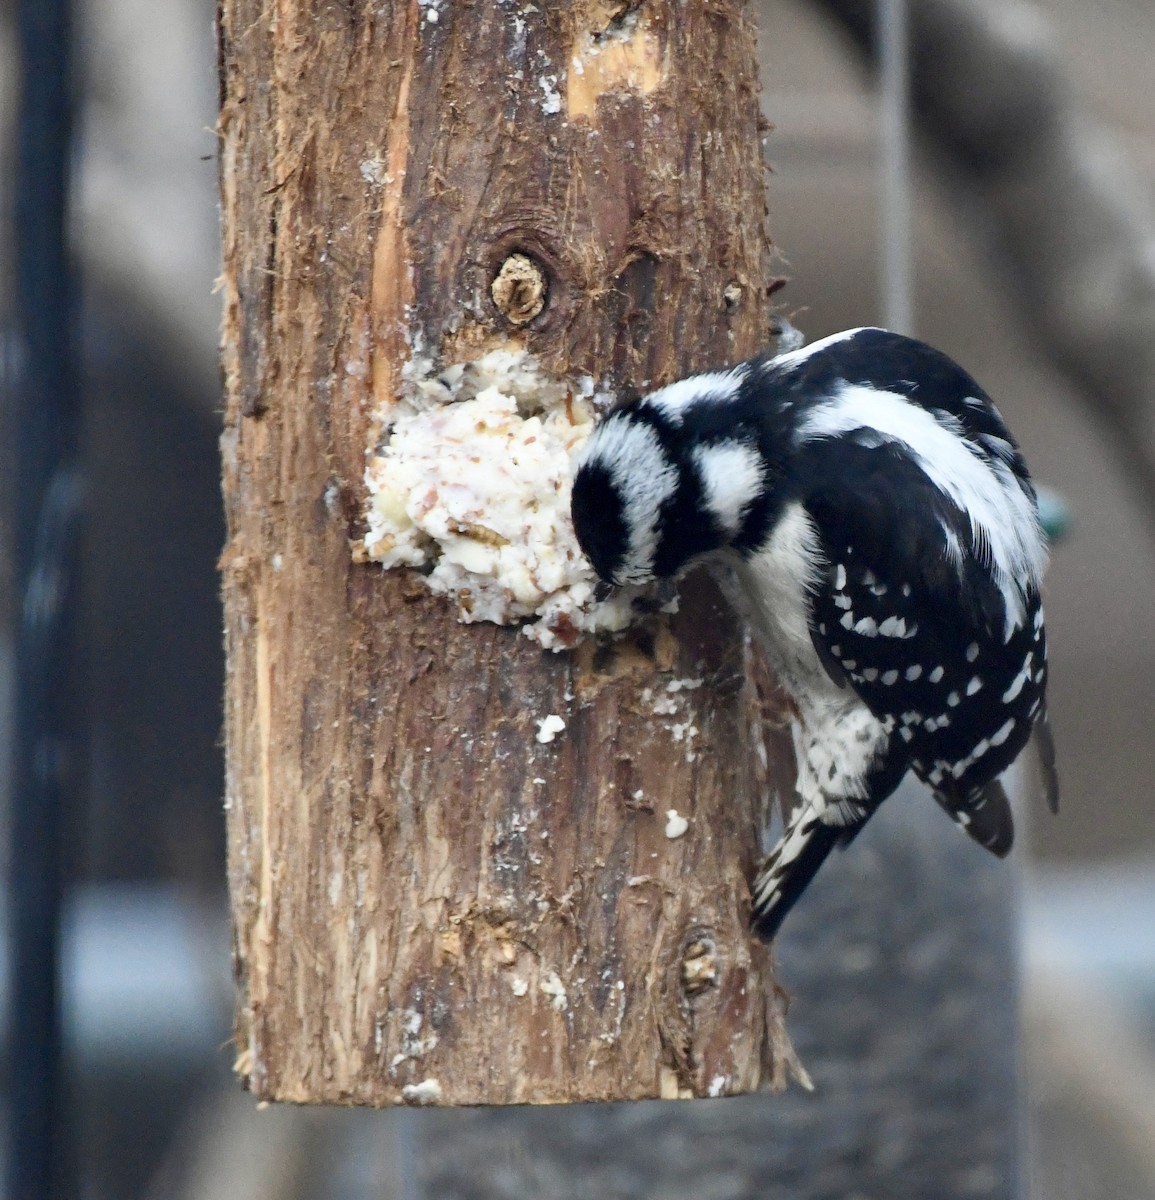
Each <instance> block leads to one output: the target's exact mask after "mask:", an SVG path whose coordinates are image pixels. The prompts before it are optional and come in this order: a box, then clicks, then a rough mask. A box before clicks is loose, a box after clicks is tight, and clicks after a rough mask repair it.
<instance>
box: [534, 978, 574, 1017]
mask: <svg viewBox="0 0 1155 1200" xmlns="http://www.w3.org/2000/svg"><path fill="white" fill-rule="evenodd" d="M537 986H538V987H539V988H540V989H541V990H542V991H543V992H544V993H545V994H546V995H547V996H548V997H549V1002H550V1005H551V1006H552V1007H553V1008H554V1009H555V1010H556V1011H557V1012H563V1011H564V1010H565V1008H566V1005H567V1004H568V997H567V996H566V990H565V984H564V983H562V981H561V980H560V979H559V978H558V974H557V972H556V971H550V972H549V974H548V975H546V977H545V978H544V979H543V980H542V981H541V982H540V983H539V984H538V985H537Z"/></svg>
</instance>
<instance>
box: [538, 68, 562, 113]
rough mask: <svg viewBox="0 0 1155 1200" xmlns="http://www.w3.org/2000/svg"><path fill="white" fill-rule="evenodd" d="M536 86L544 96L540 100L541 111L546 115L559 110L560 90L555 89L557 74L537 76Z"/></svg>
mask: <svg viewBox="0 0 1155 1200" xmlns="http://www.w3.org/2000/svg"><path fill="white" fill-rule="evenodd" d="M537 86H538V87H540V88H541V91H542V95H543V96H544V99H543V100H542V102H541V111H542V112H543V113H545V115H546V116H547V117H552V116H554V115H555V114H556V113H559V112H561V92H559V91H558V90H557V76H556V75H542V76H540V77H539V78H538V81H537Z"/></svg>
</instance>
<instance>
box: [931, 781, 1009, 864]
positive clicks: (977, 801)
mask: <svg viewBox="0 0 1155 1200" xmlns="http://www.w3.org/2000/svg"><path fill="white" fill-rule="evenodd" d="M934 798H935V799H936V800H937V801H938V802H939V804H941V805H942V807H943V808H944V809H946V811H947V813H949V814H950V817H951V819H952V820H953V821H954V822H955V824H957V825H958V826H959V828H960V829H964V830H965V831H966V832H967V833H969V834H970V836H971V837H972V838H974V840H975V841H976V842H978V844H979V845H980V846H982V847H984V849H987V850H989V851H990V852H991V853H992V854H994V855H996V856H997V857H998V858H1006V856H1007V855H1008V854H1009V853H1010V852H1011V846H1012V845H1014V841H1015V823H1014V820H1013V819H1012V817H1011V804H1010V801H1009V800H1008V799H1007V793H1006V792H1005V791H1004V790H1003V785H1002V784H1001V783H1000V782H999V781H998V780H997V779H992V780H991V781H990V783H988V784H987V785H986V786H985V787H983V788H980V789H979V791H978V792H976V793H973V794H964V793H963V792H961V791H958V790H953V791H951V790H947V789H945V788H941V787H940V788H936V789H935V793H934Z"/></svg>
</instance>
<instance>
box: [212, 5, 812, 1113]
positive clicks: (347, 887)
mask: <svg viewBox="0 0 1155 1200" xmlns="http://www.w3.org/2000/svg"><path fill="white" fill-rule="evenodd" d="M220 41H221V72H222V109H221V120H220V135H221V153H222V165H221V188H222V197H223V209H224V276H223V288H224V296H225V318H224V351H223V352H224V366H225V378H226V384H227V405H228V407H227V415H226V421H225V431H224V435H223V438H222V453H223V463H224V493H225V503H226V507H227V514H228V530H229V532H228V544H227V547H226V550H225V553H224V556H223V560H222V570H223V580H224V599H225V612H226V641H227V648H228V682H227V695H226V737H227V746H228V779H227V801H226V803H227V808H228V826H229V878H230V885H231V894H232V911H233V921H234V938H235V966H236V975H237V983H238V988H239V1003H238V1013H237V1044H238V1050H239V1059H238V1070H239V1072H240V1073H241V1075H242V1076H243V1078H244V1081H245V1083H246V1085H247V1086H248V1087H249V1088H250V1090H251V1091H252V1092H253V1093H254V1094H255V1095H256V1096H257V1097H260V1098H263V1099H270V1100H292V1101H307V1102H339V1103H353V1104H372V1105H386V1104H395V1103H401V1102H410V1103H443V1104H478V1103H513V1102H553V1101H579V1100H600V1099H614V1100H617V1099H637V1098H644V1097H657V1096H691V1095H692V1096H706V1095H725V1094H730V1093H737V1092H744V1091H749V1090H751V1089H754V1088H757V1087H758V1086H759V1085H760V1084H763V1083H766V1082H769V1081H779V1080H781V1078H782V1073H783V1069H784V1064H785V1063H786V1061H787V1058H788V1053H789V1052H788V1046H787V1044H786V1041H785V1036H784V1033H783V1030H782V1026H781V1015H780V1010H779V1006H778V1002H777V999H776V996H775V992H774V988H773V981H772V978H771V974H770V971H769V967H768V962H767V956H766V955H765V953H764V952H763V951H762V950H761V948H760V947H757V946H756V945H754V944H753V943H752V942H751V941H750V938H749V935H748V933H747V929H746V911H747V899H748V896H747V885H746V880H747V878H748V877H749V875H750V873H751V869H752V866H753V862H754V859H755V856H756V853H757V825H758V820H759V818H760V813H761V805H762V798H763V796H762V793H763V792H764V769H761V768H759V767H758V755H757V754H756V753H755V752H754V750H753V749H752V746H751V725H752V724H756V722H754V721H752V713H753V708H754V705H753V689H752V687H751V685H750V684H749V682H748V679H747V673H746V671H745V670H744V664H743V652H742V644H741V637H740V631H739V630H738V628H737V626H736V624H735V622H734V620H733V619H732V617H731V616H730V614H729V613H728V611H727V610H726V608H725V606H724V605H722V604H721V602H720V600H719V599H718V597H717V595H716V593H715V592H714V591H713V590H712V588H711V586H710V585H709V584H707V583H705V582H704V581H700V582H699V583H698V584H697V586H695V587H691V588H690V589H689V594H688V595H686V596H685V597H684V599H683V603H682V608H681V612H680V614H679V615H677V616H675V617H672V618H671V617H666V616H657V617H652V618H649V619H648V620H647V621H646V623H645V624H644V625H643V626H641V627H639V628H638V629H636V630H634V631H632V633H631V634H630V635H628V636H626V637H623V638H620V639H618V640H617V641H614V642H610V641H602V642H597V641H594V640H590V641H587V642H586V643H584V644H582V645H581V646H579V647H578V649H577V650H575V651H573V652H566V653H549V652H545V651H543V650H541V649H540V648H539V647H538V646H535V645H534V644H533V643H531V642H530V641H529V640H528V639H527V638H525V637H524V636H522V635H521V634H520V633H519V632H518V630H517V629H513V628H503V627H498V626H495V625H487V624H474V625H462V624H459V623H457V621H456V620H455V619H454V615H453V612H452V610H451V606H450V605H449V604H448V603H447V602H446V601H445V600H444V599H443V598H439V597H435V596H431V595H429V594H428V593H427V591H426V590H425V588H424V587H423V585H422V583H421V581H420V579H419V578H417V577H416V576H415V575H414V574H413V573H412V572H410V571H404V570H395V571H389V572H385V571H382V570H381V569H380V567H378V566H376V565H374V564H371V563H364V562H357V561H355V555H354V553H353V552H352V549H351V548H352V546H353V545H354V544H355V542H356V540H357V539H358V538H359V537H360V536H361V535H362V534H363V533H364V525H363V523H362V514H363V512H364V504H365V489H364V486H363V482H362V481H363V475H364V471H365V464H366V459H365V456H366V448H367V442H368V439H369V437H370V429H371V420H372V414H373V412H374V410H375V409H376V408H377V406H379V405H381V404H382V403H387V402H388V401H389V400H390V398H391V397H393V396H395V395H397V394H398V392H399V391H400V389H402V388H403V387H404V386H405V381H404V379H403V374H402V373H403V369H404V368H405V366H406V363H407V362H408V361H409V360H410V359H411V357H413V356H414V355H415V354H416V353H418V352H420V353H421V354H422V355H425V356H428V357H430V358H431V359H433V360H434V361H435V362H438V363H443V364H446V363H458V362H464V361H468V360H471V359H475V358H476V357H478V356H479V355H480V354H482V353H484V352H485V351H487V350H489V349H492V348H494V347H496V346H509V345H519V346H524V347H526V348H527V349H528V350H529V351H531V352H532V353H533V354H535V355H537V356H538V358H539V360H540V362H541V363H542V364H543V366H544V368H545V369H546V370H548V371H549V372H551V373H553V374H554V375H556V376H557V377H559V378H568V377H570V376H572V375H574V374H576V373H588V374H589V375H591V376H593V377H594V378H595V379H596V380H598V381H605V382H608V383H609V384H611V385H613V386H616V387H618V388H622V387H633V388H637V389H642V388H645V387H648V386H656V385H658V384H660V383H664V382H668V381H669V380H671V379H674V378H676V377H678V376H681V375H684V374H686V373H688V372H690V371H692V370H695V369H700V368H704V367H707V366H712V365H717V364H720V363H725V362H730V361H734V360H737V359H740V358H743V357H745V356H748V355H750V354H752V353H753V352H755V351H756V350H757V349H759V348H760V347H761V346H763V345H764V343H765V339H766V336H767V328H768V314H769V302H768V298H767V283H768V281H769V278H770V248H769V244H768V241H767V238H766V236H765V232H764V216H765V205H764V194H763V168H762V158H761V146H760V138H761V130H760V125H759V111H758V99H757V83H756V79H757V76H756V67H755V30H754V28H753V26H752V23H751V17H750V15H749V13H748V12H747V7H746V5H745V4H744V3H742V2H741V0H711V2H710V3H701V4H680V3H675V0H647V2H643V3H637V2H634V3H626V2H625V0H617V2H615V0H537V3H536V5H525V6H520V5H507V4H500V3H492V4H488V3H487V4H468V3H457V2H456V0H409V2H406V0H394V2H392V3H385V4H382V3H379V2H377V0H373V2H372V3H371V2H370V0H348V2H347V3H342V4H329V3H326V4H322V3H319V2H316V0H278V2H277V3H276V4H273V3H270V2H269V0H222V4H221V10H220ZM699 679H700V680H702V681H703V682H702V684H701V686H693V687H687V686H675V687H674V688H671V687H670V686H669V685H670V684H677V683H678V682H679V681H686V680H692V681H697V680H699ZM547 715H558V716H560V717H561V718H562V719H563V720H564V722H565V728H564V731H563V732H562V733H561V734H559V736H558V737H557V738H556V739H555V740H554V741H553V742H551V743H549V744H542V743H540V742H539V741H538V740H537V739H536V737H535V732H536V730H537V725H536V724H535V722H536V721H538V720H541V719H542V718H543V717H545V716H547ZM772 757H773V756H772ZM771 766H772V767H773V766H774V763H773V762H772V763H771ZM760 775H762V776H763V778H762V779H760V778H759V776H760ZM670 809H674V810H676V811H677V813H678V814H679V816H681V817H684V818H687V819H688V821H689V824H688V827H687V828H686V831H685V833H684V834H682V836H680V837H671V836H668V826H669V832H677V828H678V822H674V823H673V825H672V826H670V823H669V822H668V817H667V814H668V810H670Z"/></svg>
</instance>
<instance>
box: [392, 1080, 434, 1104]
mask: <svg viewBox="0 0 1155 1200" xmlns="http://www.w3.org/2000/svg"><path fill="white" fill-rule="evenodd" d="M441 1095H442V1093H441V1084H440V1083H438V1081H437V1080H436V1079H423V1080H422V1081H421V1082H420V1083H407V1084H406V1085H405V1086H404V1087H403V1088H402V1089H401V1099H402V1100H404V1101H405V1103H406V1104H440V1103H441Z"/></svg>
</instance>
